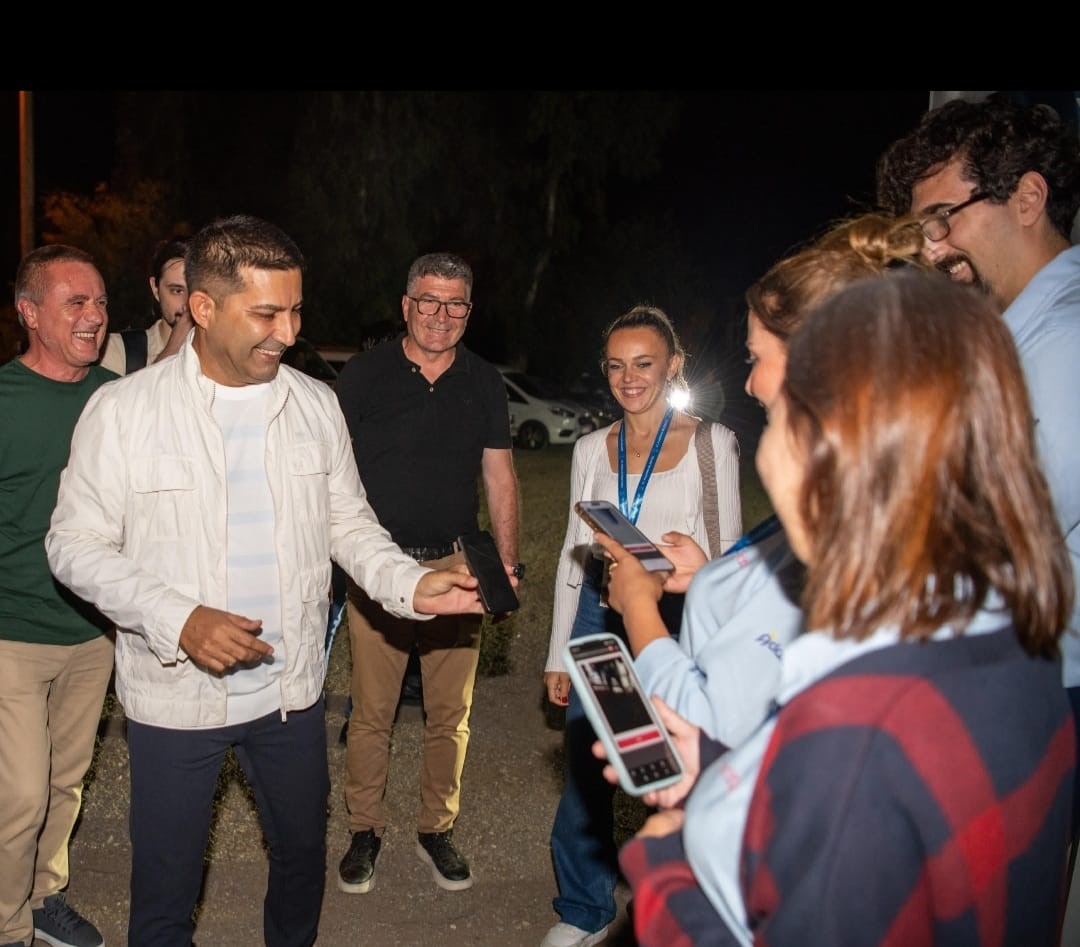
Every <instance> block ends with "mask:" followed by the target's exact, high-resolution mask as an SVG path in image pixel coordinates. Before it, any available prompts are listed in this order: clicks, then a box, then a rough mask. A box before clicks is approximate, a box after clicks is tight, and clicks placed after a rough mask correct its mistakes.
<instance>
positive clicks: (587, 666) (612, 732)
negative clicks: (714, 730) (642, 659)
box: [563, 633, 683, 796]
mask: <svg viewBox="0 0 1080 947" xmlns="http://www.w3.org/2000/svg"><path fill="white" fill-rule="evenodd" d="M563 658H564V660H565V662H566V667H567V672H568V673H569V674H570V680H571V681H572V682H573V685H574V687H575V688H576V689H577V693H578V695H579V696H580V698H581V703H582V706H583V707H584V709H585V714H586V716H587V717H588V718H589V723H591V724H592V727H593V730H594V731H595V732H596V735H597V737H599V739H600V742H601V743H603V744H604V749H605V751H606V752H607V758H608V761H609V762H610V763H611V765H612V766H613V767H614V768H615V772H616V773H617V774H618V777H619V785H620V786H622V788H623V789H625V790H626V791H627V792H628V793H630V794H631V795H634V796H641V795H644V794H645V793H649V792H655V791H657V790H660V789H663V788H665V787H666V786H671V785H673V784H675V783H677V782H678V781H679V780H680V779H681V778H682V776H683V764H682V760H681V759H680V758H679V754H678V752H677V751H676V750H675V746H674V744H673V743H672V742H671V739H670V738H669V736H668V733H667V731H666V730H665V729H664V725H663V723H661V722H660V718H659V716H658V715H657V713H656V710H655V709H654V708H653V705H652V703H651V701H649V700H648V698H647V697H646V696H645V693H644V691H643V690H642V688H641V682H640V681H639V680H638V676H637V674H636V673H635V672H634V666H633V663H632V662H631V660H630V654H629V653H628V652H627V650H626V646H625V645H624V644H623V643H622V641H621V640H620V639H619V638H617V637H616V636H615V635H612V634H608V633H605V634H599V635H586V636H585V637H582V638H573V639H571V640H570V641H569V643H568V644H567V645H566V647H565V648H564V649H563Z"/></svg>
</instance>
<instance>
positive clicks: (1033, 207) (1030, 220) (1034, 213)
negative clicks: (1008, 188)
mask: <svg viewBox="0 0 1080 947" xmlns="http://www.w3.org/2000/svg"><path fill="white" fill-rule="evenodd" d="M1049 195H1050V187H1049V185H1047V183H1046V178H1044V177H1043V176H1042V175H1041V174H1039V172H1038V171H1025V172H1024V173H1023V174H1022V175H1020V181H1019V183H1018V184H1017V185H1016V191H1015V192H1014V194H1013V196H1014V197H1015V199H1016V208H1017V213H1018V214H1019V216H1020V223H1021V224H1023V225H1024V226H1025V227H1030V226H1032V225H1034V224H1035V223H1037V222H1038V221H1039V220H1040V219H1041V218H1042V217H1043V216H1045V214H1046V202H1047V199H1048V198H1049Z"/></svg>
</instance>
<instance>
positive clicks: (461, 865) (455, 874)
mask: <svg viewBox="0 0 1080 947" xmlns="http://www.w3.org/2000/svg"><path fill="white" fill-rule="evenodd" d="M453 834H454V830H453V829H447V830H446V831H445V832H421V833H419V834H418V835H417V837H416V838H417V842H416V854H417V855H419V856H420V860H421V861H422V862H424V863H426V864H428V865H430V866H431V875H432V877H433V878H434V879H435V884H437V885H438V886H439V887H440V888H445V889H446V890H447V891H464V890H465V889H466V888H471V887H472V875H471V874H470V873H469V863H468V862H467V861H465V859H464V858H463V857H462V855H461V852H459V851H458V850H457V849H456V848H454V843H453V841H452V840H451V839H452V836H453Z"/></svg>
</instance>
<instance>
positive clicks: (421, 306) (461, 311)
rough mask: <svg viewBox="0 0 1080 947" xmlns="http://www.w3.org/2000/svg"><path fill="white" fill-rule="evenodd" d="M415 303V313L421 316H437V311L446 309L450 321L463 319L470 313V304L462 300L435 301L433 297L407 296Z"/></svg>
mask: <svg viewBox="0 0 1080 947" xmlns="http://www.w3.org/2000/svg"><path fill="white" fill-rule="evenodd" d="M408 298H409V299H411V300H412V301H413V302H414V303H416V311H417V312H418V313H420V315H422V316H434V315H437V314H438V312H439V310H440V309H442V308H444V307H445V308H446V314H447V315H448V316H449V317H450V318H451V319H464V318H466V317H467V316H468V315H469V313H470V312H472V303H467V302H465V300H463V299H448V300H446V301H443V300H442V299H436V298H435V297H434V296H409V297H408Z"/></svg>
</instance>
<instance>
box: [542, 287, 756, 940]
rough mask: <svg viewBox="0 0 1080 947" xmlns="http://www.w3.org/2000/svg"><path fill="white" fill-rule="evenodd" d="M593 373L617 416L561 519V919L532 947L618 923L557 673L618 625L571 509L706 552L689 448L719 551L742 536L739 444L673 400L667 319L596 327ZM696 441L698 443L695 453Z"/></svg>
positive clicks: (574, 725)
mask: <svg viewBox="0 0 1080 947" xmlns="http://www.w3.org/2000/svg"><path fill="white" fill-rule="evenodd" d="M603 341H604V350H603V360H602V362H601V365H602V368H603V370H604V373H605V375H606V377H607V380H608V385H609V386H610V388H611V393H612V395H613V396H614V397H615V399H616V400H617V401H618V402H619V404H620V405H621V406H622V409H623V417H622V419H621V420H619V421H616V422H615V423H614V424H612V425H610V426H608V427H606V428H602V429H600V430H598V431H594V432H593V433H592V434H588V435H586V436H585V437H583V438H581V439H580V440H578V441H577V443H575V445H574V453H573V458H572V461H571V473H570V478H571V484H570V511H569V520H568V525H567V530H566V538H565V540H564V542H563V547H562V551H561V553H560V557H559V565H558V569H557V571H556V576H555V604H554V614H553V617H552V630H551V643H550V647H549V650H548V660H547V665H546V669H545V673H544V682H545V687H546V689H547V694H548V699H549V700H550V701H551V702H552V703H554V704H556V705H557V706H560V707H566V710H567V713H566V731H565V770H564V788H563V794H562V798H561V799H560V802H559V807H558V809H557V811H556V814H555V822H554V825H553V826H552V831H551V848H552V861H553V863H554V867H555V877H556V881H557V883H558V888H559V894H558V897H556V898H555V900H554V902H553V904H554V908H555V911H556V912H557V913H558V914H559V916H560V918H561V920H560V922H559V923H557V924H555V925H554V926H553V927H552V928H551V930H549V931H548V933H547V935H546V937H545V938H544V940H543V942H542V947H587V945H590V944H598V943H600V942H601V941H602V940H603V939H604V938H605V937H606V936H607V929H608V925H609V924H610V923H611V921H613V920H614V918H615V915H616V910H617V909H616V904H615V894H614V892H615V885H616V883H617V881H618V880H619V870H618V853H617V850H616V847H615V841H614V838H613V833H614V813H613V808H612V805H613V800H614V787H612V786H611V785H610V784H608V783H607V781H606V780H605V779H604V777H603V773H602V765H601V764H600V763H599V762H598V761H597V760H596V759H595V758H594V757H593V756H592V752H591V749H590V747H591V745H592V742H593V740H594V739H595V738H596V737H595V734H594V733H593V730H592V727H591V726H590V725H589V723H588V721H587V720H586V719H585V714H584V710H583V709H582V706H581V702H580V700H579V699H578V697H577V695H576V694H574V693H573V692H572V690H571V688H570V678H569V675H568V674H567V671H566V668H565V666H564V664H563V658H562V650H563V646H564V645H565V644H566V642H567V641H568V640H569V639H570V638H571V637H574V638H578V637H582V636H584V635H588V634H595V633H598V632H602V631H611V632H613V633H615V634H619V635H621V636H623V631H622V622H621V619H620V618H619V616H618V614H616V613H615V612H614V610H612V609H610V608H608V607H607V606H606V603H604V602H603V601H602V596H603V593H602V588H601V586H602V583H603V573H604V562H605V560H604V558H603V557H602V556H597V555H594V554H593V550H592V530H591V529H590V528H589V526H588V524H587V523H586V522H585V520H584V519H582V518H581V517H580V516H579V515H578V514H577V513H576V512H575V511H574V504H575V503H577V501H579V500H609V501H610V502H612V503H613V504H615V505H616V506H618V507H619V508H620V509H621V510H622V512H623V513H624V515H626V516H627V518H628V519H630V521H631V522H633V523H634V524H635V525H636V526H637V527H638V528H639V529H640V530H641V531H642V532H644V533H645V535H646V536H648V537H649V538H650V539H652V540H653V541H654V542H655V541H656V540H657V539H658V538H659V537H660V536H661V535H662V534H663V533H666V532H669V531H671V530H678V531H679V532H681V533H686V534H689V535H690V536H692V537H693V538H694V540H695V541H697V542H698V543H699V544H700V545H702V546H705V545H707V543H708V533H709V528H708V525H707V524H706V522H705V512H704V509H705V503H704V491H703V486H702V471H701V467H700V466H699V462H698V458H699V450H704V451H706V452H707V453H708V455H709V456H710V457H711V458H712V465H713V467H714V468H715V482H716V492H717V497H718V503H717V514H716V515H717V522H716V523H715V524H713V525H714V526H715V527H716V528H717V529H718V531H719V536H720V537H721V548H722V549H726V548H727V547H728V546H730V545H731V544H733V543H734V542H735V541H736V539H737V538H738V537H739V535H740V533H741V532H742V511H741V504H740V497H739V447H738V442H737V441H736V438H735V435H734V433H733V432H732V431H731V430H729V429H728V428H727V427H724V426H723V425H721V424H707V423H702V422H699V420H698V419H697V418H695V417H693V416H692V415H690V414H688V413H687V412H685V411H682V410H680V409H679V408H677V407H675V406H674V405H673V404H672V403H671V395H672V393H673V392H680V391H684V390H685V383H684V381H683V376H682V371H683V361H684V358H685V353H684V352H683V348H682V345H681V343H680V342H679V338H678V336H677V335H676V333H675V329H674V328H673V326H672V324H671V321H670V319H669V318H668V316H667V314H666V313H664V311H663V310H661V309H658V308H656V307H654V306H635V307H634V308H633V309H631V310H630V311H629V312H627V313H625V314H623V315H622V316H619V317H618V318H617V319H615V320H614V321H613V322H612V323H611V324H610V325H609V326H608V327H607V329H606V330H605V332H604V336H603ZM697 438H704V439H705V442H704V444H703V445H701V446H699V445H698V443H697V440H696V439H697ZM660 609H661V613H662V615H663V620H664V621H665V622H666V623H667V627H669V628H671V629H672V630H673V631H677V630H678V628H679V621H680V616H681V610H682V596H681V595H673V596H665V597H664V601H663V602H662V603H661V606H660Z"/></svg>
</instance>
